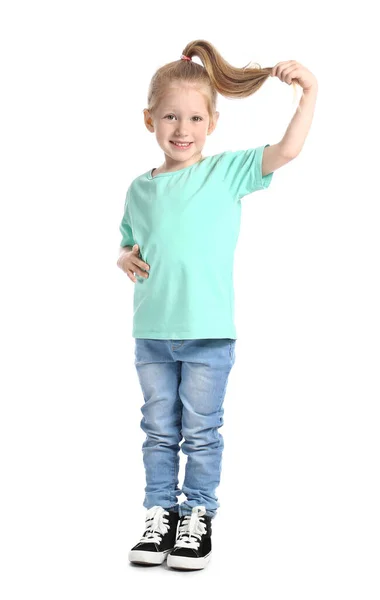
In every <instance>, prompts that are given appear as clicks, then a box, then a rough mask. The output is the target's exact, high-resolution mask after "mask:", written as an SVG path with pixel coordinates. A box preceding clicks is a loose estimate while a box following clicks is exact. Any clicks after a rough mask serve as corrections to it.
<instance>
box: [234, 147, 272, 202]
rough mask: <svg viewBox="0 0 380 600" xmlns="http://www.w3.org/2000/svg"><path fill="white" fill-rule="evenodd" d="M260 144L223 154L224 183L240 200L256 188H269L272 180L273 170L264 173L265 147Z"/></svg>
mask: <svg viewBox="0 0 380 600" xmlns="http://www.w3.org/2000/svg"><path fill="white" fill-rule="evenodd" d="M267 146H270V144H265V146H259V147H257V148H249V149H248V150H237V151H235V152H232V151H227V152H225V153H224V156H223V163H224V169H225V177H224V183H225V185H227V187H228V189H229V191H230V193H231V194H232V196H233V197H234V198H235V199H237V200H240V199H241V198H243V196H247V194H252V192H256V190H263V189H265V188H267V187H268V186H269V184H270V182H271V181H272V177H273V172H272V173H268V174H267V175H265V176H263V175H262V161H263V153H264V148H266V147H267Z"/></svg>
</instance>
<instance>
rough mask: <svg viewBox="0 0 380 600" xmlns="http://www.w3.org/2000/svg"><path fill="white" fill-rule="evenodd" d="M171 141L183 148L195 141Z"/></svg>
mask: <svg viewBox="0 0 380 600" xmlns="http://www.w3.org/2000/svg"><path fill="white" fill-rule="evenodd" d="M170 143H171V144H173V145H174V146H179V147H182V148H188V147H189V146H191V144H192V143H193V142H173V140H170Z"/></svg>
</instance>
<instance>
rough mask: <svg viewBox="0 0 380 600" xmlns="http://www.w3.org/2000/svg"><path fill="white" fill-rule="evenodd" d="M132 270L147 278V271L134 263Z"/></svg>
mask: <svg viewBox="0 0 380 600" xmlns="http://www.w3.org/2000/svg"><path fill="white" fill-rule="evenodd" d="M134 272H135V273H137V275H140V277H145V279H147V278H148V276H149V275H148V273H147V272H146V271H143V269H140V265H139V264H136V263H135V265H134Z"/></svg>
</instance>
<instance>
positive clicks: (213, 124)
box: [207, 111, 219, 135]
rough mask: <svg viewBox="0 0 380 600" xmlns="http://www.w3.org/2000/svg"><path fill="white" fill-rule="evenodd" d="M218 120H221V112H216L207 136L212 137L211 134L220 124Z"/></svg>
mask: <svg viewBox="0 0 380 600" xmlns="http://www.w3.org/2000/svg"><path fill="white" fill-rule="evenodd" d="M218 119H219V112H218V111H216V112H214V117H213V119H212V120H211V121H210V124H209V126H208V130H207V135H210V133H212V132H213V131H214V129H215V127H216V125H217V123H218Z"/></svg>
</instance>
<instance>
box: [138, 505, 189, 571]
mask: <svg viewBox="0 0 380 600" xmlns="http://www.w3.org/2000/svg"><path fill="white" fill-rule="evenodd" d="M178 520H179V514H178V512H174V511H171V510H165V509H164V508H162V506H152V508H149V509H148V510H147V514H146V518H145V531H144V534H143V535H142V537H141V538H140V541H139V542H138V543H137V544H136V545H135V546H133V548H132V549H131V550H130V551H129V553H128V558H129V560H130V561H131V562H133V563H140V564H149V565H160V564H161V563H163V562H164V560H165V559H166V557H167V555H168V554H169V552H170V551H171V550H173V548H174V544H175V539H176V534H177V525H178Z"/></svg>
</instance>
